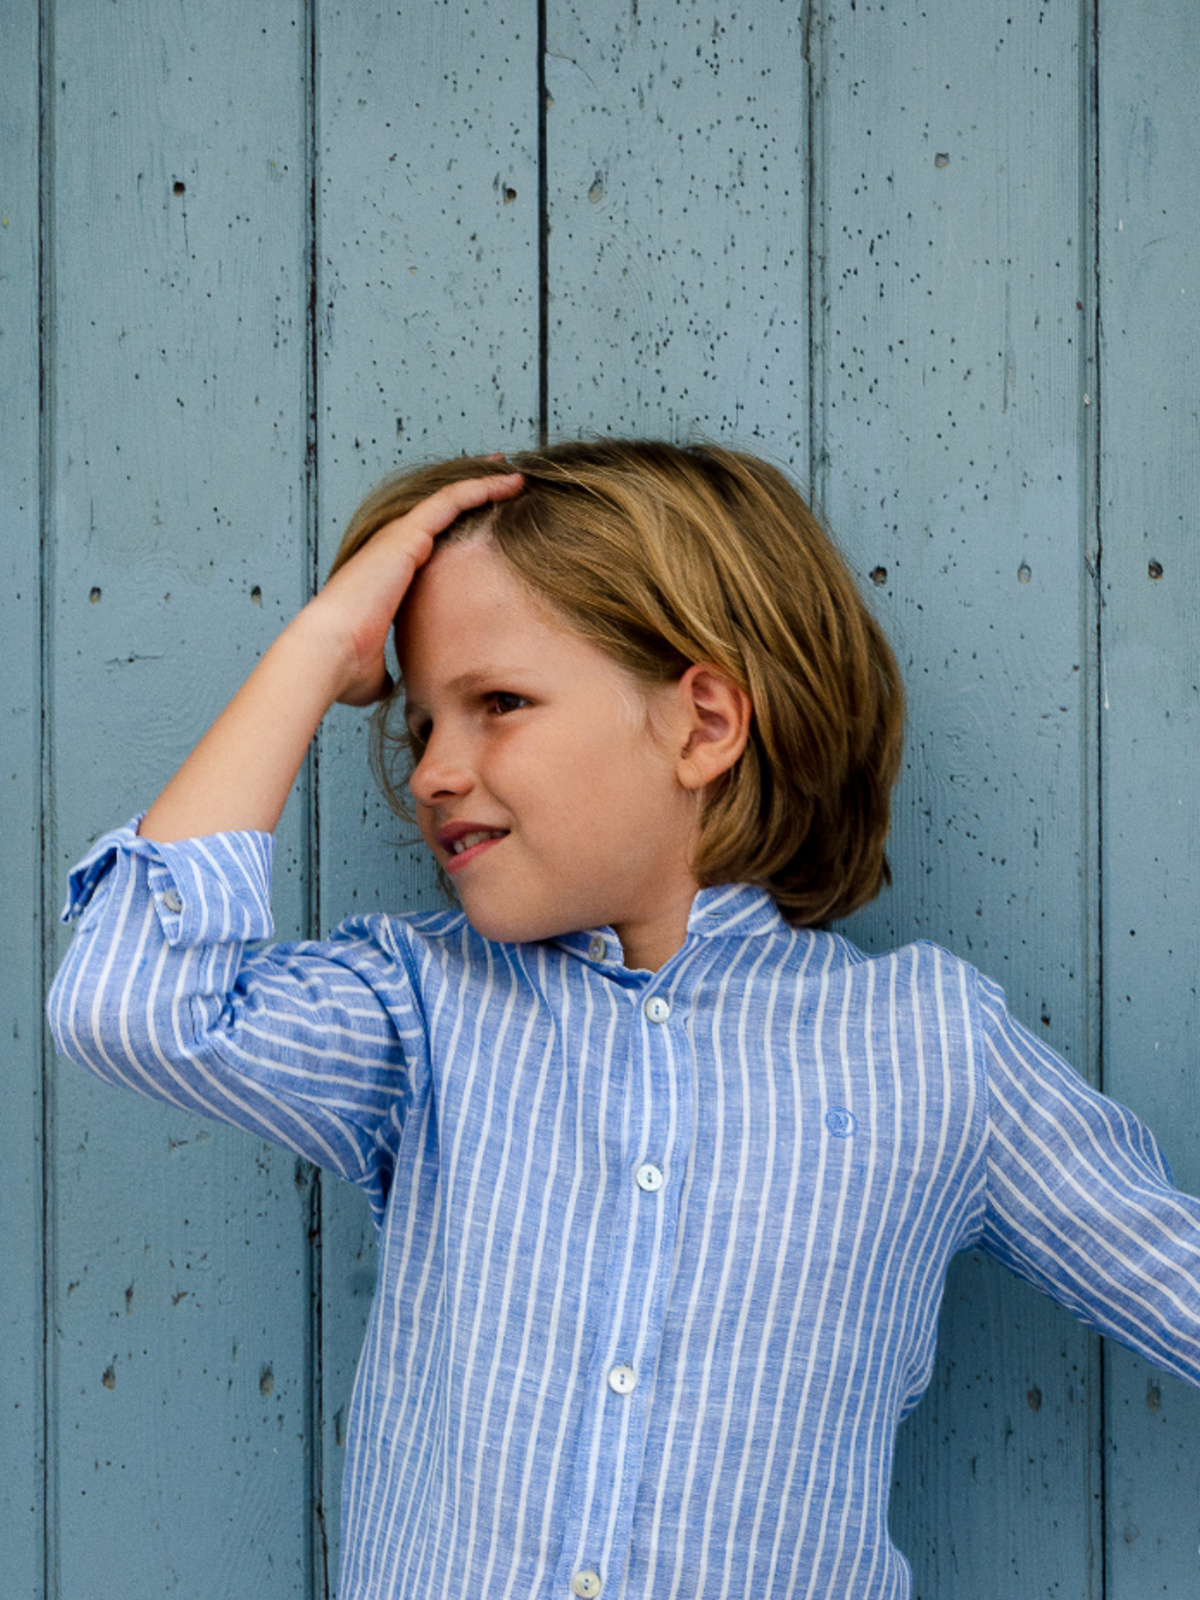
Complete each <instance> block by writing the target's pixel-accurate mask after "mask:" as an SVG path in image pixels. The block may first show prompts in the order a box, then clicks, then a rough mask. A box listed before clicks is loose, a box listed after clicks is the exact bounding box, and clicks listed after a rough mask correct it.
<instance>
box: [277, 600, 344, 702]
mask: <svg viewBox="0 0 1200 1600" xmlns="http://www.w3.org/2000/svg"><path fill="white" fill-rule="evenodd" d="M320 602H321V596H320V595H318V596H317V597H316V599H315V600H310V601H309V603H308V604H307V605H306V606H305V607H304V609H303V610H302V611H299V612H298V613H297V614H296V616H294V617H293V618H292V620H291V622H289V623H288V625H287V627H286V628H284V630H283V632H282V633H281V634H279V636H278V637H277V638H276V640H275V642H274V644H272V645H271V646H270V649H269V650H268V651H267V655H269V656H271V657H273V658H276V659H277V660H278V661H279V662H280V664H281V665H283V664H284V663H285V662H286V664H287V670H288V671H289V673H294V674H295V677H296V680H297V682H298V684H302V685H304V686H306V687H307V688H309V689H310V690H311V693H312V697H313V700H314V702H315V703H317V704H318V705H319V706H320V710H321V714H322V715H323V714H324V712H325V711H327V710H328V709H329V707H330V706H331V705H333V703H334V702H335V701H336V700H337V699H339V698H340V696H341V695H342V694H343V693H344V692H345V690H346V688H347V687H348V686H349V685H350V684H351V683H352V682H353V681H354V678H355V671H356V667H357V657H356V654H355V649H354V642H353V640H352V638H351V637H350V636H349V635H348V634H347V633H346V632H345V631H344V630H343V629H341V628H340V627H339V626H338V620H337V618H336V617H335V616H332V615H330V613H329V610H328V608H326V607H324V606H322V605H321V603H320Z"/></svg>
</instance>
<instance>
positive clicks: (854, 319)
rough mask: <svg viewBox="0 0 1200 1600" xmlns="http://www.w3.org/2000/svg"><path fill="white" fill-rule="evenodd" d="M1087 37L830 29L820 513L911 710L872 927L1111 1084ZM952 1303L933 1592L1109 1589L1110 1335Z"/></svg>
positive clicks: (892, 19) (922, 1590)
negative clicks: (870, 604)
mask: <svg viewBox="0 0 1200 1600" xmlns="http://www.w3.org/2000/svg"><path fill="white" fill-rule="evenodd" d="M1085 49H1086V37H1085V36H1083V35H1081V15H1080V13H1079V11H1078V9H1071V8H1067V7H1055V6H1051V7H1043V8H1037V7H1012V6H1006V5H1003V4H999V3H990V0H988V3H984V4H977V5H971V6H968V7H961V8H958V9H957V11H956V13H955V20H954V25H953V26H952V27H950V26H947V17H946V13H945V12H944V10H942V8H937V7H928V8H921V9H920V10H917V9H915V8H912V7H899V8H897V7H895V6H892V5H888V4H885V3H883V0H878V3H876V0H858V3H857V4H851V3H850V0H846V3H844V4H838V5H835V6H830V7H827V8H826V9H825V11H824V13H823V19H822V22H821V26H820V28H819V29H818V30H817V35H816V39H815V41H814V71H815V72H818V71H819V77H820V82H821V93H820V97H819V102H818V116H817V117H816V118H815V119H814V120H815V125H816V130H817V134H818V138H819V142H820V145H821V152H822V153H821V159H820V163H819V170H821V171H822V172H823V174H824V186H823V190H822V194H821V204H820V208H819V209H820V215H821V219H822V221H821V237H820V239H819V240H817V241H814V244H815V248H816V250H817V252H818V254H819V259H820V271H819V283H820V291H821V295H820V299H821V314H820V320H819V322H818V325H817V326H818V334H817V339H816V352H817V353H816V359H815V362H814V391H815V393H816V394H817V395H819V396H820V401H821V409H820V416H821V426H820V431H819V435H818V438H819V446H818V447H819V451H820V456H819V468H818V478H817V486H818V493H819V496H820V498H821V500H822V502H823V503H824V505H825V506H826V509H827V511H828V513H829V516H830V519H831V521H832V524H833V526H834V528H835V529H836V530H837V531H838V534H839V536H840V538H841V540H842V542H843V544H844V545H845V546H846V548H847V549H848V550H849V552H850V553H851V555H852V556H853V558H854V559H855V561H856V564H857V566H858V569H859V571H860V572H861V573H862V575H863V577H864V578H865V579H866V578H867V575H868V574H872V575H873V576H874V580H875V581H874V582H871V581H870V580H869V579H868V581H867V584H866V587H867V590H868V592H870V593H873V594H874V595H875V596H876V598H877V599H878V601H879V611H880V615H881V617H882V619H883V620H884V622H885V625H886V626H887V628H888V631H889V633H890V635H891V637H892V639H893V640H894V642H895V644H896V647H897V650H898V652H899V654H900V658H901V664H902V666H903V668H904V672H905V679H906V683H907V687H908V692H909V697H910V699H909V721H908V752H907V758H906V762H905V773H904V778H903V781H902V784H901V786H900V790H899V793H898V796H897V810H896V817H895V822H894V826H893V834H892V849H891V855H892V860H893V866H894V870H895V875H896V886H895V888H894V889H893V890H892V891H891V892H890V893H887V894H885V895H884V896H883V897H882V898H881V899H880V901H879V902H878V903H877V904H876V905H875V906H874V907H872V908H871V909H870V910H869V911H868V912H867V913H866V914H864V915H863V916H862V917H861V918H860V919H858V922H857V923H856V931H857V932H858V935H859V937H860V938H861V939H862V940H863V942H864V943H865V944H866V945H867V946H868V947H869V948H886V947H887V946H889V945H891V944H896V943H904V942H906V941H907V940H909V939H911V938H914V937H925V938H932V939H935V940H937V941H938V942H939V943H942V944H945V945H947V946H949V947H950V948H951V949H953V950H955V951H957V952H958V953H959V954H961V955H964V956H966V957H967V958H968V959H970V960H972V961H974V962H975V963H976V964H977V965H978V966H980V967H981V968H982V969H983V970H984V971H985V972H988V973H989V974H990V975H991V976H993V977H994V978H996V979H997V980H998V981H999V982H1001V983H1003V984H1004V986H1005V988H1006V990H1007V994H1008V999H1009V1005H1010V1007H1011V1008H1012V1010H1013V1012H1014V1014H1015V1015H1017V1016H1019V1017H1020V1018H1021V1019H1022V1020H1023V1021H1025V1022H1026V1023H1028V1024H1029V1025H1030V1026H1032V1027H1033V1028H1034V1029H1035V1030H1036V1031H1038V1032H1039V1033H1041V1034H1042V1035H1043V1036H1044V1037H1046V1038H1047V1039H1048V1040H1049V1042H1050V1043H1051V1044H1053V1045H1054V1046H1056V1048H1058V1049H1060V1050H1062V1051H1063V1052H1064V1053H1065V1054H1066V1055H1067V1056H1068V1058H1070V1059H1072V1060H1073V1061H1074V1062H1075V1063H1076V1065H1077V1066H1079V1068H1080V1070H1082V1071H1084V1072H1085V1073H1086V1072H1088V1070H1089V1049H1088V1042H1089V1041H1088V1016H1089V1011H1088V1000H1089V980H1090V977H1091V974H1092V969H1093V952H1092V950H1091V947H1090V937H1091V935H1090V930H1092V929H1094V927H1095V917H1094V899H1095V890H1096V884H1095V877H1094V873H1093V871H1092V870H1091V869H1092V862H1091V857H1090V850H1091V848H1092V846H1091V844H1090V840H1091V838H1092V830H1091V828H1090V825H1089V795H1088V788H1089V776H1088V770H1087V766H1086V761H1085V751H1086V747H1087V746H1086V737H1085V735H1086V727H1087V717H1088V712H1087V703H1086V695H1087V693H1088V687H1089V685H1090V684H1091V683H1092V682H1093V678H1094V673H1093V668H1094V661H1093V656H1094V648H1093V645H1092V642H1091V639H1090V637H1089V633H1088V629H1087V623H1088V616H1089V610H1088V597H1087V592H1086V565H1085V556H1086V553H1087V536H1088V518H1087V513H1088V483H1087V476H1086V466H1087V457H1086V454H1085V451H1084V449H1083V448H1082V444H1083V441H1084V439H1085V438H1086V434H1087V429H1086V419H1087V412H1086V408H1085V406H1084V404H1083V392H1082V387H1081V379H1082V375H1083V360H1084V355H1085V351H1086V341H1087V332H1088V324H1087V320H1086V315H1085V310H1084V302H1085V301H1086V299H1087V298H1088V295H1087V289H1086V280H1087V276H1088V272H1089V261H1088V257H1087V251H1086V240H1085V239H1084V237H1083V236H1082V221H1083V216H1084V204H1083V201H1084V194H1083V185H1084V183H1085V179H1086V174H1087V163H1086V158H1085V148H1084V146H1083V143H1082V135H1083V131H1084V121H1083V118H1082V117H1081V116H1080V115H1079V89H1080V80H1081V52H1083V51H1084V50H1085ZM818 52H819V54H818ZM818 62H819V68H818ZM968 63H970V65H968ZM948 1297H949V1305H948V1308H947V1318H946V1320H947V1324H948V1329H950V1330H952V1336H951V1337H950V1338H948V1339H946V1340H945V1341H943V1343H942V1347H941V1360H940V1364H939V1367H938V1371H937V1375H936V1377H935V1380H934V1383H933V1386H932V1392H931V1394H930V1395H929V1397H928V1399H927V1400H926V1402H925V1404H924V1405H923V1406H922V1408H921V1410H920V1411H919V1412H918V1413H917V1414H916V1416H915V1417H914V1418H913V1419H912V1422H911V1423H910V1425H909V1426H908V1428H907V1429H906V1431H905V1433H904V1436H903V1438H902V1442H901V1447H900V1450H899V1456H898V1461H897V1471H896V1484H897V1488H896V1492H895V1503H894V1505H893V1512H892V1525H893V1528H894V1530H895V1533H896V1537H897V1539H898V1542H899V1543H900V1545H901V1548H903V1549H904V1550H905V1551H906V1552H907V1554H908V1555H909V1557H910V1559H911V1560H912V1562H913V1565H914V1570H915V1575H916V1580H917V1581H916V1588H917V1591H918V1593H919V1594H921V1595H923V1596H926V1597H929V1600H933V1597H936V1600H946V1597H948V1596H955V1597H963V1600H967V1597H971V1596H978V1595H984V1594H986V1595H988V1596H989V1600H1001V1597H1004V1600H1027V1597H1028V1596H1029V1595H1030V1594H1034V1593H1050V1594H1054V1595H1057V1596H1060V1597H1062V1600H1066V1597H1068V1596H1069V1597H1072V1600H1085V1597H1091V1596H1093V1595H1096V1594H1098V1593H1099V1592H1100V1591H1099V1587H1098V1585H1099V1578H1100V1574H1099V1571H1098V1567H1097V1564H1096V1563H1095V1561H1094V1560H1093V1551H1094V1540H1095V1535H1096V1533H1097V1531H1098V1524H1097V1523H1096V1521H1095V1518H1094V1511H1095V1509H1096V1505H1097V1502H1096V1500H1095V1494H1094V1490H1095V1488H1096V1487H1097V1484H1098V1465H1099V1463H1098V1459H1097V1456H1096V1440H1097V1438H1098V1432H1097V1420H1098V1419H1097V1413H1096V1407H1095V1405H1094V1404H1092V1403H1090V1398H1091V1396H1092V1394H1093V1388H1092V1386H1090V1385H1089V1383H1088V1381H1087V1378H1088V1373H1089V1370H1090V1369H1091V1368H1092V1366H1093V1357H1092V1354H1091V1353H1090V1352H1089V1341H1088V1336H1087V1335H1086V1333H1085V1332H1084V1330H1083V1329H1082V1328H1080V1327H1079V1326H1078V1325H1075V1324H1073V1323H1072V1322H1071V1320H1070V1319H1069V1318H1068V1317H1066V1316H1065V1315H1064V1314H1063V1313H1061V1312H1059V1311H1058V1310H1057V1309H1056V1308H1055V1307H1054V1306H1052V1305H1051V1304H1049V1303H1048V1302H1047V1301H1045V1300H1043V1299H1041V1298H1039V1297H1038V1296H1036V1295H1035V1294H1033V1293H1032V1292H1031V1291H1029V1290H1028V1289H1026V1288H1024V1287H1022V1286H1020V1285H1018V1284H1016V1283H1015V1282H1013V1281H1012V1280H1011V1278H1009V1277H1008V1275H1007V1274H1005V1273H1004V1272H1003V1271H1002V1270H1000V1269H999V1268H996V1267H995V1266H993V1265H992V1264H991V1263H986V1262H982V1261H981V1262H978V1263H975V1264H974V1265H967V1264H965V1263H962V1262H960V1263H957V1264H956V1267H955V1269H954V1272H953V1275H952V1278H951V1281H950V1284H949V1288H948ZM1030 1395H1033V1396H1034V1397H1035V1399H1034V1400H1033V1401H1031V1400H1030V1399H1029V1398H1028V1397H1029V1396H1030ZM1050 1483H1053V1484H1054V1485H1055V1489H1054V1492H1053V1493H1048V1492H1047V1485H1048V1484H1050Z"/></svg>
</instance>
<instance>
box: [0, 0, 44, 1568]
mask: <svg viewBox="0 0 1200 1600" xmlns="http://www.w3.org/2000/svg"><path fill="white" fill-rule="evenodd" d="M0 37H2V38H3V39H4V43H5V55H6V59H7V63H8V80H9V81H8V84H7V86H6V90H5V92H4V94H3V95H0V149H2V150H3V174H4V175H3V180H2V181H0V394H3V396H4V420H3V424H2V425H0V796H2V798H0V822H2V826H0V884H3V886H4V898H5V901H6V902H7V906H8V915H7V916H5V918H4V919H3V924H2V925H0V1082H2V1083H3V1085H4V1100H3V1112H2V1114H0V1230H2V1236H3V1239H4V1254H3V1263H2V1266H0V1349H2V1350H3V1358H2V1359H0V1417H2V1418H3V1419H4V1420H3V1425H2V1427H3V1433H2V1435H0V1444H2V1448H0V1528H2V1529H3V1536H2V1538H0V1551H2V1552H3V1553H2V1556H0V1561H2V1563H3V1569H4V1580H3V1581H4V1582H6V1583H11V1584H12V1585H13V1591H12V1592H13V1594H14V1595H17V1594H20V1595H36V1594H40V1593H41V1592H42V1589H43V1572H44V1568H43V1538H42V1531H43V1526H44V1513H45V1493H46V1490H45V1471H44V1461H45V1458H44V1454H43V1438H42V1408H43V1396H44V1377H45V1370H44V1364H43V1335H44V1328H45V1324H44V1319H43V1308H42V1282H43V1277H42V1269H43V1262H42V1244H43V1238H44V1232H43V1228H42V1148H41V1146H42V1109H43V1102H42V1088H43V1085H42V1050H43V1037H44V1034H43V1026H42V1017H41V990H42V979H43V973H42V929H43V916H42V914H43V900H42V895H43V874H42V860H41V855H42V828H41V814H40V797H41V710H40V703H39V702H40V697H41V678H42V662H41V632H42V630H41V616H42V607H41V560H40V548H39V544H40V541H39V537H38V533H39V529H38V520H39V518H38V508H39V502H40V498H41V497H40V494H39V467H38V451H39V434H40V423H39V389H40V373H39V367H40V362H39V351H38V307H39V262H40V252H39V235H40V206H39V173H38V150H39V138H38V26H37V17H36V15H35V14H34V13H33V12H32V11H31V10H30V8H29V7H28V6H24V5H19V4H17V3H15V0H0Z"/></svg>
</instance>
